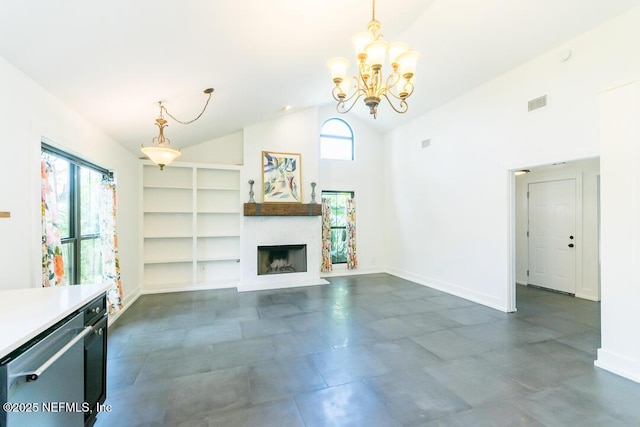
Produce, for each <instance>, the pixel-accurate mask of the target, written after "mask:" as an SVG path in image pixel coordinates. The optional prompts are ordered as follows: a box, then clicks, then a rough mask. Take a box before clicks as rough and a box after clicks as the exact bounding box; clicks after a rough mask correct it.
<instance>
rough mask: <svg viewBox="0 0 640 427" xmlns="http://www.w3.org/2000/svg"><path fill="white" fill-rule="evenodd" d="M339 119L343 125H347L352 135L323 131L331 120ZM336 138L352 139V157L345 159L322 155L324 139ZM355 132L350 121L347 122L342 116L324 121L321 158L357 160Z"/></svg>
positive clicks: (321, 134)
mask: <svg viewBox="0 0 640 427" xmlns="http://www.w3.org/2000/svg"><path fill="white" fill-rule="evenodd" d="M334 120H335V121H338V122H341V123H342V124H343V125H345V126H346V128H347V129H348V130H349V133H350V134H351V136H344V135H334V134H330V133H323V129H324V128H325V126H326V125H327V123H329V122H331V121H334ZM323 138H325V139H334V140H336V139H337V140H349V141H351V157H350V158H349V159H345V158H335V157H324V156H323V155H322V139H323ZM355 140H356V137H355V133H354V132H353V128H352V127H351V125H350V124H349V122H347V121H346V120H345V119H342V118H340V117H331V118H329V119H327V120H325V121H324V123H322V126H320V158H321V159H324V160H345V161H352V162H353V161H355V159H356V154H355V151H356V144H355Z"/></svg>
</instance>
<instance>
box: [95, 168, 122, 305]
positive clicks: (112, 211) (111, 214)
mask: <svg viewBox="0 0 640 427" xmlns="http://www.w3.org/2000/svg"><path fill="white" fill-rule="evenodd" d="M101 196H102V197H101V201H102V206H101V209H100V222H101V223H100V239H101V243H102V281H103V283H104V284H108V285H110V287H109V289H108V290H107V306H108V308H109V313H114V312H116V311H120V310H121V309H122V281H121V280H120V259H119V255H118V232H117V230H116V184H115V182H114V180H113V178H112V177H109V176H107V175H104V177H103V179H102V194H101Z"/></svg>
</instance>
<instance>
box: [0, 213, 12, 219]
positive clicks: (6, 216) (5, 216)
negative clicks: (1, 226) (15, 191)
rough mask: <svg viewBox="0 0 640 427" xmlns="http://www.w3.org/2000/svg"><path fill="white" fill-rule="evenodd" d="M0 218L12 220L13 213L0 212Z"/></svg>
mask: <svg viewBox="0 0 640 427" xmlns="http://www.w3.org/2000/svg"><path fill="white" fill-rule="evenodd" d="M0 218H11V212H0Z"/></svg>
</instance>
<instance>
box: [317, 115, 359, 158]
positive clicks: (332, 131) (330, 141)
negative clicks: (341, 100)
mask: <svg viewBox="0 0 640 427" xmlns="http://www.w3.org/2000/svg"><path fill="white" fill-rule="evenodd" d="M353 153H354V142H353V130H352V129H351V126H349V123H347V122H346V121H344V120H342V119H338V118H332V119H329V120H327V121H326V122H324V124H323V125H322V128H321V129H320V158H322V159H335V160H353V158H354V155H353Z"/></svg>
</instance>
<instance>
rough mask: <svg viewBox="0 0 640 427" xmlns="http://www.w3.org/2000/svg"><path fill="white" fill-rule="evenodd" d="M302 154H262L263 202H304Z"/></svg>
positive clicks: (267, 152)
mask: <svg viewBox="0 0 640 427" xmlns="http://www.w3.org/2000/svg"><path fill="white" fill-rule="evenodd" d="M300 168H301V165H300V154H294V153H275V152H272V151H263V152H262V188H263V193H262V201H263V202H264V203H269V202H289V203H296V202H300V203H301V202H302V192H301V191H302V190H301V182H300V180H301V177H302V173H301V170H300Z"/></svg>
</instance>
